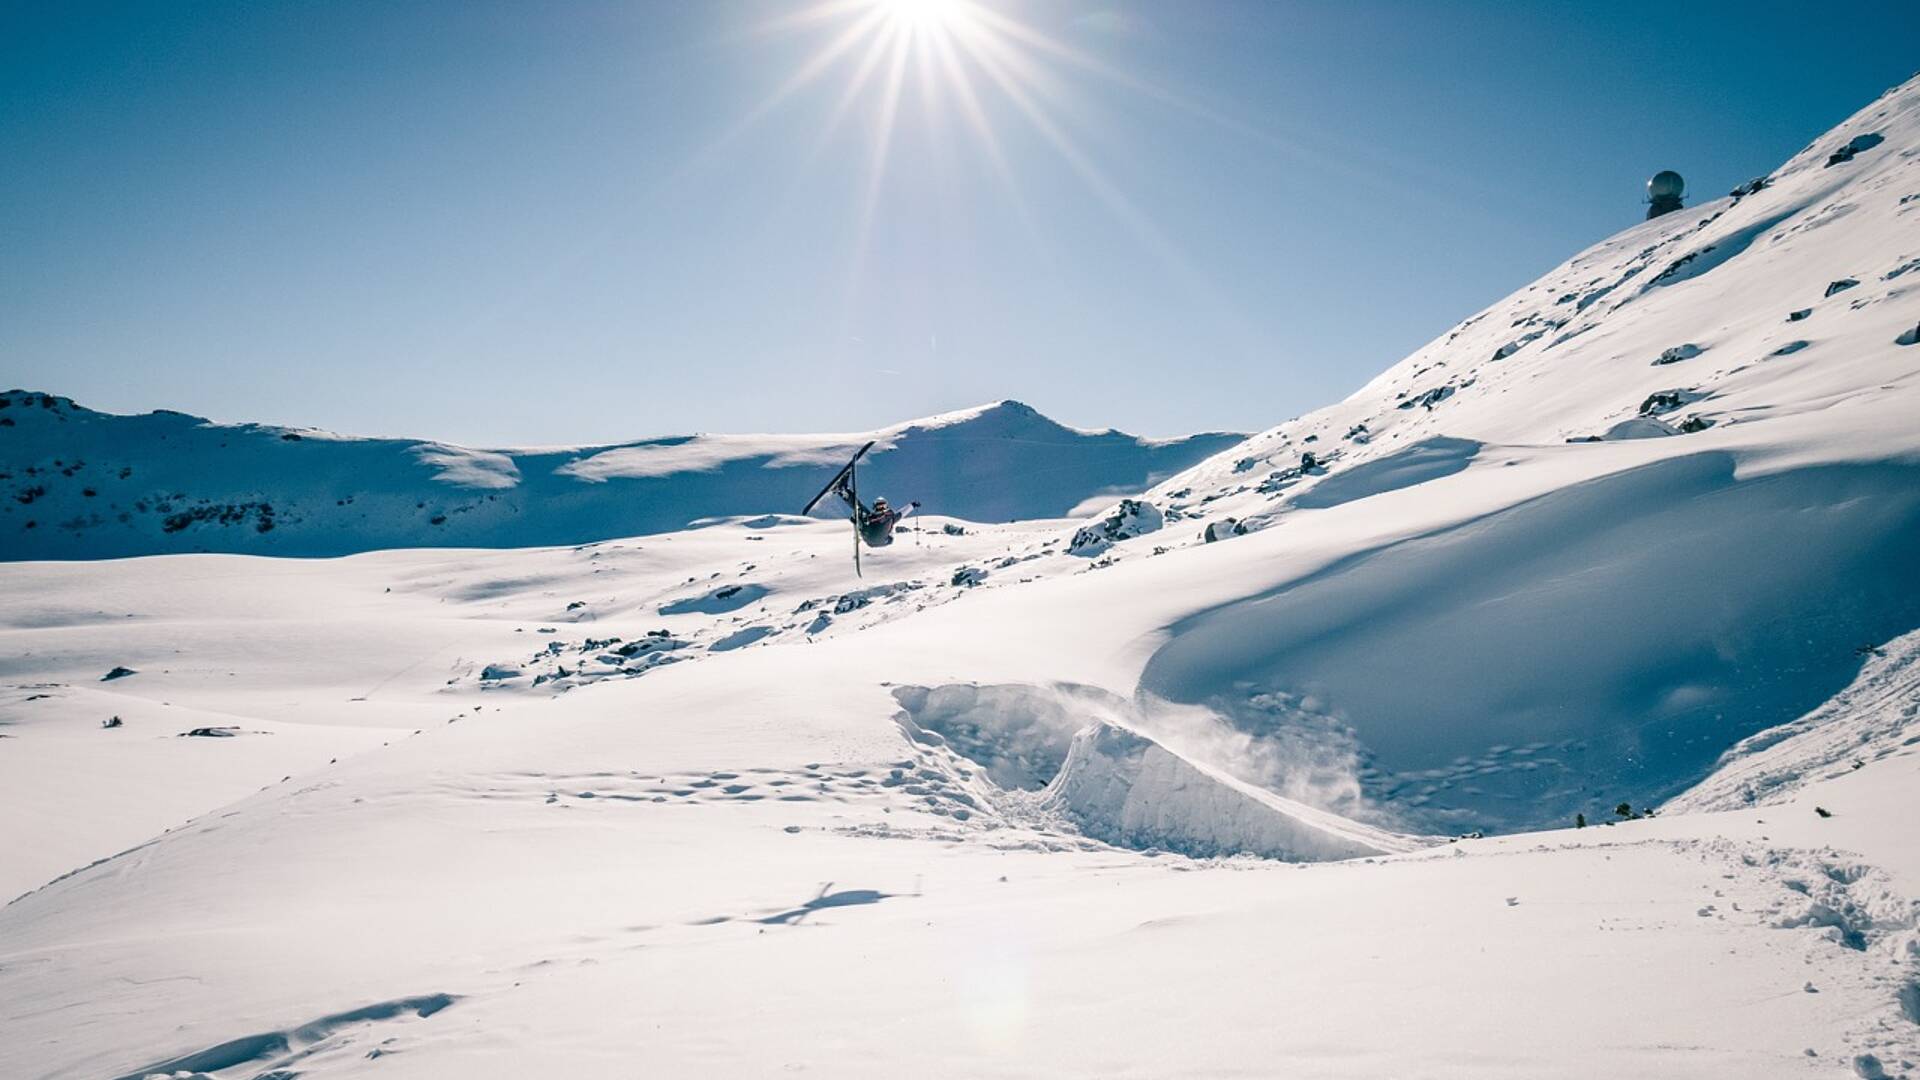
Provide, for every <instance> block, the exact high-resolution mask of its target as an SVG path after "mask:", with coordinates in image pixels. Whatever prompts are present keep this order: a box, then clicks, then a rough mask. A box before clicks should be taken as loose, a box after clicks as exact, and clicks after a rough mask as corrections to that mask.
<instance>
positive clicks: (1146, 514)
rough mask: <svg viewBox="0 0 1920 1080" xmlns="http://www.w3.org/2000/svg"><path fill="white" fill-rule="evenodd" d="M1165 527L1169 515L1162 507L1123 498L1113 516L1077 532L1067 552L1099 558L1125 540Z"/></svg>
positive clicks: (1114, 509) (1108, 516)
mask: <svg viewBox="0 0 1920 1080" xmlns="http://www.w3.org/2000/svg"><path fill="white" fill-rule="evenodd" d="M1164 524H1166V516H1165V515H1164V514H1162V513H1161V512H1160V508H1159V507H1157V506H1154V505H1153V504H1152V503H1150V502H1145V501H1143V500H1140V499H1121V500H1120V505H1118V506H1116V507H1114V508H1113V512H1112V513H1110V514H1108V515H1107V516H1106V517H1104V518H1101V519H1100V520H1099V521H1096V522H1094V523H1093V524H1091V525H1086V526H1083V527H1081V528H1080V529H1079V530H1078V531H1077V532H1075V533H1074V534H1073V541H1072V543H1070V544H1068V545H1067V552H1068V553H1069V554H1072V555H1098V554H1099V553H1101V552H1103V551H1105V550H1106V549H1108V548H1109V547H1112V546H1113V545H1114V544H1117V543H1119V542H1120V541H1122V540H1130V539H1132V538H1133V537H1136V536H1142V535H1145V534H1147V533H1150V532H1155V531H1157V530H1158V529H1159V528H1160V527H1161V526H1162V525H1164Z"/></svg>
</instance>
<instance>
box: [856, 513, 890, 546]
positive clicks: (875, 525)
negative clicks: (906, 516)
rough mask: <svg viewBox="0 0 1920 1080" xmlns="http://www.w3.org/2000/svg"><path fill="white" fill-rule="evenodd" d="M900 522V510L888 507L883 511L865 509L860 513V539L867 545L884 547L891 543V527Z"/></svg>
mask: <svg viewBox="0 0 1920 1080" xmlns="http://www.w3.org/2000/svg"><path fill="white" fill-rule="evenodd" d="M899 523H900V511H898V510H895V509H893V508H892V507H888V508H887V510H886V512H885V513H880V512H878V511H875V510H865V511H862V512H861V515H860V539H862V540H864V541H866V544H867V546H868V547H886V546H887V545H888V544H891V543H893V527H894V526H895V525H897V524H899Z"/></svg>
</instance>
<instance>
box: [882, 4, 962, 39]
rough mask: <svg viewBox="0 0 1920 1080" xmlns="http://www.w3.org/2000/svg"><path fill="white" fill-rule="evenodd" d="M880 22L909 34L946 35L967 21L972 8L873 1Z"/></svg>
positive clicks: (958, 5) (952, 5)
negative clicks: (881, 19)
mask: <svg viewBox="0 0 1920 1080" xmlns="http://www.w3.org/2000/svg"><path fill="white" fill-rule="evenodd" d="M874 3H875V6H876V7H878V8H879V9H880V11H881V12H882V13H883V16H884V18H885V19H886V21H888V22H889V23H892V24H893V25H894V27H895V28H897V29H900V30H904V31H907V32H909V33H928V32H932V33H950V32H952V31H953V30H954V29H956V28H957V27H959V26H961V24H964V23H966V22H968V21H970V20H971V19H972V18H973V17H974V16H975V12H974V10H973V5H972V4H971V3H968V2H967V0H874Z"/></svg>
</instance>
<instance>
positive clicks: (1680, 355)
mask: <svg viewBox="0 0 1920 1080" xmlns="http://www.w3.org/2000/svg"><path fill="white" fill-rule="evenodd" d="M1699 355H1700V346H1698V345H1695V344H1693V343H1691V342H1689V343H1687V344H1685V345H1675V346H1674V347H1673V348H1671V349H1666V350H1664V351H1662V352H1661V353H1660V355H1659V356H1657V357H1655V358H1654V361H1653V366H1654V367H1660V366H1661V365H1663V364H1677V363H1679V362H1680V361H1682V360H1691V359H1693V358H1694V357H1696V356H1699Z"/></svg>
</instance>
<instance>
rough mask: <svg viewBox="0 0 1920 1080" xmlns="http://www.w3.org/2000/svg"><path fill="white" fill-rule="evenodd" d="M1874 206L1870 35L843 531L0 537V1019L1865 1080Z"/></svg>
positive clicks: (372, 1060) (1907, 312)
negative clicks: (1383, 296)
mask: <svg viewBox="0 0 1920 1080" xmlns="http://www.w3.org/2000/svg"><path fill="white" fill-rule="evenodd" d="M1849 147H1850V148H1851V149H1850V150H1843V149H1842V148H1849ZM1830 159H1831V160H1832V164H1830V165H1829V164H1828V162H1829V160H1830ZM1917 225H1920V81H1916V82H1914V83H1909V84H1907V85H1905V86H1902V87H1900V88H1898V89H1897V90H1895V91H1893V92H1892V93H1890V94H1889V95H1888V96H1886V97H1885V98H1883V99H1882V100H1880V101H1878V102H1876V103H1874V104H1873V105H1871V106H1870V107H1869V108H1868V109H1866V110H1864V111H1863V112H1862V113H1861V114H1860V115H1859V116H1857V117H1855V118H1853V119H1852V120H1849V121H1848V122H1847V123H1846V124H1844V125H1842V126H1841V127H1840V128H1838V129H1836V131H1834V132H1833V133H1830V134H1829V135H1826V136H1823V137H1822V138H1821V139H1820V140H1818V141H1817V142H1816V144H1815V145H1814V146H1813V147H1812V148H1810V149H1809V151H1808V152H1806V153H1804V154H1802V155H1800V156H1798V157H1796V158H1795V159H1794V160H1793V161H1792V162H1789V163H1788V165H1787V166H1785V167H1783V168H1782V169H1781V170H1779V171H1778V172H1776V173H1774V174H1772V175H1771V177H1770V178H1769V182H1768V183H1767V184H1766V185H1764V186H1762V187H1760V188H1759V189H1758V190H1755V191H1751V192H1749V193H1747V194H1744V195H1742V196H1741V197H1739V198H1738V199H1733V198H1731V197H1730V198H1729V199H1726V200H1720V201H1718V202H1715V203H1711V204H1708V205H1705V206H1700V207H1696V208H1693V209H1690V210H1687V211H1685V212H1682V213H1679V214H1675V215H1670V216H1669V217H1666V218H1662V219H1659V220H1656V221H1654V222H1650V223H1647V224H1644V225H1638V226H1635V227H1634V228H1632V229H1629V230H1628V231H1627V232H1625V233H1623V234H1621V235H1620V236H1618V237H1615V238H1612V239H1610V240H1608V241H1606V242H1604V243H1602V244H1600V245H1598V246H1597V247H1595V248H1594V249H1592V250H1591V251H1589V252H1586V253H1583V254H1582V255H1580V256H1578V257H1576V258H1575V259H1574V260H1572V261H1570V262H1569V263H1568V264H1566V265H1565V266H1563V267H1561V268H1558V269H1556V270H1554V271H1553V272H1551V273H1550V274H1549V275H1547V277H1546V278H1544V279H1543V280H1542V282H1541V283H1539V284H1537V285H1535V286H1533V287H1530V288H1529V289H1526V290H1523V291H1522V292H1520V293H1518V294H1516V295H1515V296H1514V297H1512V298H1509V299H1508V300H1506V301H1502V302H1501V303H1500V304H1498V305H1495V307H1494V308H1492V309H1490V310H1489V312H1488V313H1484V314H1482V315H1480V316H1476V317H1475V318H1474V319H1472V320H1469V322H1468V323H1467V324H1465V325H1463V327H1462V328H1460V329H1459V330H1456V331H1454V332H1452V333H1450V334H1449V335H1447V336H1446V337H1443V338H1442V339H1441V340H1439V341H1436V342H1435V343H1433V344H1432V345H1430V346H1428V347H1427V348H1425V349H1423V350H1421V351H1420V352H1419V353H1417V354H1416V355H1415V356H1414V357H1413V358H1410V359H1409V360H1408V361H1406V362H1404V363H1402V364H1400V365H1398V366H1396V367H1394V368H1393V369H1391V370H1390V371H1389V372H1388V373H1387V374H1385V375H1383V376H1382V377H1381V378H1380V379H1379V380H1376V381H1375V383H1374V384H1372V385H1371V386H1369V387H1368V388H1366V389H1364V390H1362V391H1361V392H1360V393H1359V394H1357V395H1355V396H1354V397H1353V398H1352V399H1350V400H1348V401H1346V402H1342V403H1340V404H1338V405H1335V406H1332V407H1330V408H1329V409H1327V410H1324V411H1322V412H1319V413H1315V414H1312V415H1310V416H1307V417H1304V418H1301V419H1299V420H1296V421H1291V422H1289V423H1287V424H1284V425H1282V426H1281V427H1279V428H1276V429H1274V430H1273V431H1270V432H1267V433H1265V434H1264V435H1262V436H1259V437H1256V439H1255V440H1254V441H1253V442H1251V443H1250V444H1249V445H1248V446H1245V447H1236V448H1235V449H1233V450H1230V451H1228V452H1227V453H1225V454H1223V455H1220V456H1218V457H1216V458H1214V459H1212V460H1209V461H1206V462H1203V463H1201V464H1199V465H1197V466H1195V467H1194V468H1192V469H1190V470H1189V471H1187V472H1186V473H1185V474H1184V475H1180V476H1176V477H1173V478H1171V479H1169V480H1167V481H1165V482H1164V483H1161V484H1159V485H1157V486H1155V487H1153V488H1152V489H1151V490H1148V491H1145V492H1135V493H1132V494H1130V495H1129V496H1128V497H1127V498H1125V499H1123V500H1121V501H1119V502H1118V504H1117V505H1113V506H1112V507H1111V508H1110V509H1106V510H1103V511H1102V512H1099V513H1096V514H1094V515H1092V516H1091V517H1088V518H1080V519H1075V520H1046V521H1022V522H1018V523H1011V524H993V525H979V524H975V523H970V522H961V521H957V520H953V519H949V518H940V517H931V516H930V517H928V518H927V519H925V520H924V521H923V522H921V523H920V524H921V525H922V526H923V527H922V528H919V529H916V530H914V531H912V532H909V533H906V534H904V535H903V536H902V537H901V538H900V540H899V541H898V542H896V543H895V544H894V545H892V546H891V547H889V548H885V549H882V550H878V551H874V552H872V553H871V557H870V558H869V559H868V560H867V563H866V576H865V577H864V578H856V577H855V576H854V574H853V568H852V566H851V565H850V560H849V559H848V558H847V557H846V556H847V552H846V542H847V538H846V535H845V525H844V523H843V522H842V523H835V522H825V521H805V520H797V519H792V518H785V517H779V516H773V515H763V516H758V517H752V518H732V519H728V520H723V521H716V522H712V523H707V524H705V525H703V526H702V527H700V528H695V529H689V530H685V531H678V532H667V533H662V534H659V535H652V536H643V537H638V538H630V539H623V540H617V541H608V542H604V543H597V544H585V545H578V546H568V547H556V548H545V549H537V550H494V551H474V550H465V551H446V550H415V551H382V552H372V553H366V554H361V555H355V556H352V557H349V558H342V559H332V560H287V559H265V558H252V557H242V556H234V555H204V556H165V557H157V558H142V559H130V560H119V561H109V562H97V563H82V562H59V563H26V562H21V563H13V564H9V565H5V566H0V680H4V682H5V687H6V688H5V690H4V692H0V736H5V737H4V738H0V799H3V800H4V802H0V811H4V812H5V813H7V814H8V815H9V818H8V819H9V820H14V821H25V822H28V823H29V824H30V825H31V826H32V828H31V829H27V830H18V829H16V830H0V868H3V869H4V870H5V871H6V873H5V876H4V878H0V887H4V888H5V889H7V890H8V891H16V890H18V891H24V893H25V894H24V895H22V896H20V897H19V898H18V899H16V900H14V901H13V902H12V903H10V904H8V905H7V906H6V907H5V908H4V909H0V1075H4V1076H8V1077H11V1076H16V1075H18V1076H24V1077H36V1078H38V1077H47V1078H68V1077H95V1076H108V1077H121V1076H143V1075H147V1074H150V1073H154V1072H158V1073H161V1074H173V1073H180V1072H185V1073H187V1074H188V1075H205V1076H211V1077H215V1078H216V1080H239V1078H248V1080H252V1078H258V1077H266V1076H275V1075H282V1076H284V1075H287V1074H290V1073H291V1074H298V1075H301V1076H304V1077H360V1076H376V1075H377V1076H380V1077H389V1078H391V1077H410V1076H412V1077H443V1076H450V1075H451V1076H462V1077H490V1076H500V1077H506V1076H526V1075H539V1076H576V1075H578V1076H598V1075H672V1076H679V1075H716V1076H721V1075H724V1076H770V1075H786V1074H790V1073H793V1072H800V1071H817V1072H823V1073H831V1074H833V1075H853V1076H865V1075H871V1076H898V1075H905V1074H913V1075H937V1076H1040V1075H1045V1076H1058V1075H1080V1076H1103V1077H1106V1076H1142V1077H1161V1076H1186V1075H1196V1076H1198V1075H1208V1076H1212V1075H1285V1076H1299V1077H1338V1076H1354V1075H1370V1076H1372V1075H1378V1076H1418V1077H1474V1078H1484V1077H1513V1078H1518V1077H1527V1078H1529V1080H1537V1078H1541V1077H1569V1078H1573V1077H1579V1078H1585V1077H1595V1076H1662V1077H1715V1078H1733V1077H1739V1078H1743V1080H1744V1078H1749V1077H1756V1076H1760V1077H1776V1076H1778V1077H1786V1076H1831V1075H1845V1074H1847V1073H1849V1072H1850V1073H1851V1074H1852V1075H1853V1076H1855V1077H1867V1078H1873V1077H1882V1076H1898V1075H1903V1074H1912V1073H1913V1072H1914V1071H1915V1070H1916V1068H1917V1067H1920V1066H1917V1065H1916V1062H1920V903H1917V902H1916V897H1920V831H1916V830H1915V829H1914V828H1913V827H1912V822H1913V821H1914V818H1915V811H1916V809H1920V796H1916V794H1915V793H1916V791H1920V701H1916V698H1915V693H1916V686H1917V685H1920V684H1916V681H1915V679H1914V677H1913V674H1912V672H1913V658H1914V657H1915V656H1916V655H1920V644H1916V637H1915V635H1916V633H1920V588H1917V587H1916V586H1920V581H1917V580H1916V576H1920V570H1917V569H1916V567H1917V566H1920V483H1916V481H1917V480H1920V426H1917V425H1916V423H1915V418H1916V417H1920V391H1917V390H1916V385H1917V383H1920V348H1916V347H1914V346H1913V345H1911V344H1909V343H1910V342H1911V341H1912V340H1913V339H1914V338H1915V337H1916V336H1920V335H1916V334H1913V333H1909V331H1912V330H1914V329H1915V324H1916V323H1920V303H1917V302H1916V301H1917V300H1920V294H1915V293H1911V292H1909V291H1908V290H1909V289H1911V288H1912V287H1913V283H1914V282H1915V281H1916V280H1920V271H1915V270H1913V269H1909V268H1908V267H1909V265H1910V264H1912V263H1913V261H1914V260H1915V259H1916V258H1920V228H1916V226H1917ZM1843 279H1851V280H1854V281H1856V282H1857V284H1855V285H1852V286H1846V287H1843V288H1840V289H1837V290H1834V291H1833V292H1832V295H1831V296H1828V295H1824V294H1826V293H1827V292H1828V291H1829V289H1830V287H1831V285H1830V283H1832V282H1837V281H1840V280H1843ZM1802 310H1807V311H1808V312H1809V313H1808V314H1806V315H1804V316H1798V317H1795V316H1796V315H1797V313H1798V312H1800V311H1802ZM1529 320H1531V321H1529ZM1549 324H1557V325H1549ZM1536 330H1540V331H1542V333H1540V334H1539V335H1538V336H1533V337H1528V335H1532V334H1533V333H1534V331H1536ZM1522 338H1527V340H1525V341H1522V340H1521V339H1522ZM1797 341H1805V342H1807V344H1806V345H1804V346H1798V347H1795V348H1791V349H1789V348H1787V346H1790V345H1793V343H1794V342H1797ZM1509 346H1514V347H1512V348H1509ZM1656 361H1661V362H1658V363H1656ZM1403 405H1404V406H1405V407H1404V408H1403V407H1402V406H1403ZM1643 407H1644V411H1645V412H1646V413H1648V414H1649V415H1647V416H1641V415H1640V413H1641V412H1642V411H1643ZM1689 417H1697V418H1698V419H1697V420H1695V421H1693V422H1688V418H1689ZM1709 421H1711V423H1708V422H1709ZM1361 425H1365V429H1364V430H1361ZM1594 435H1599V436H1606V437H1603V438H1601V440H1600V441H1598V442H1591V441H1569V440H1585V439H1587V438H1588V437H1589V436H1594ZM1628 436H1632V437H1628ZM1309 450H1311V451H1312V452H1313V454H1314V460H1313V461H1312V462H1311V463H1303V462H1302V461H1301V460H1300V459H1301V456H1302V455H1303V454H1304V453H1305V452H1307V451H1309ZM1303 464H1305V465H1306V467H1305V468H1301V466H1302V465H1303ZM891 486H892V485H891V484H889V487H891ZM947 526H952V528H951V529H949V528H947ZM114 717H118V718H120V723H118V724H117V725H112V726H107V725H106V722H107V721H109V720H111V719H112V718H114ZM222 729H224V730H225V733H224V734H221V733H220V732H221V731H222ZM195 732H198V734H195ZM243 787H251V788H256V789H257V790H255V791H254V793H253V794H251V795H248V796H246V797H244V798H239V799H238V800H237V801H236V800H235V792H236V791H238V790H240V789H241V788H243ZM1621 803H1626V804H1628V806H1627V807H1626V812H1625V813H1616V812H1615V807H1616V806H1618V805H1619V804H1621ZM1656 805H1660V806H1663V807H1664V808H1662V809H1659V810H1658V812H1657V816H1654V817H1651V818H1649V817H1647V816H1646V814H1645V812H1646V810H1647V808H1648V807H1652V806H1656ZM1542 827H1546V828H1555V827H1558V828H1557V829H1556V831H1546V832H1515V833H1514V834H1513V835H1507V836H1496V837H1491V838H1482V837H1478V836H1474V835H1471V834H1470V833H1469V834H1468V835H1459V834H1461V833H1467V832H1468V831H1469V830H1472V831H1475V832H1477V831H1479V830H1483V829H1499V830H1525V829H1530V828H1542ZM1441 834H1453V835H1452V836H1450V837H1449V836H1446V835H1441ZM121 848H125V850H121V851H120V852H119V853H118V854H115V851H116V849H121ZM96 860H97V861H96Z"/></svg>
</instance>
